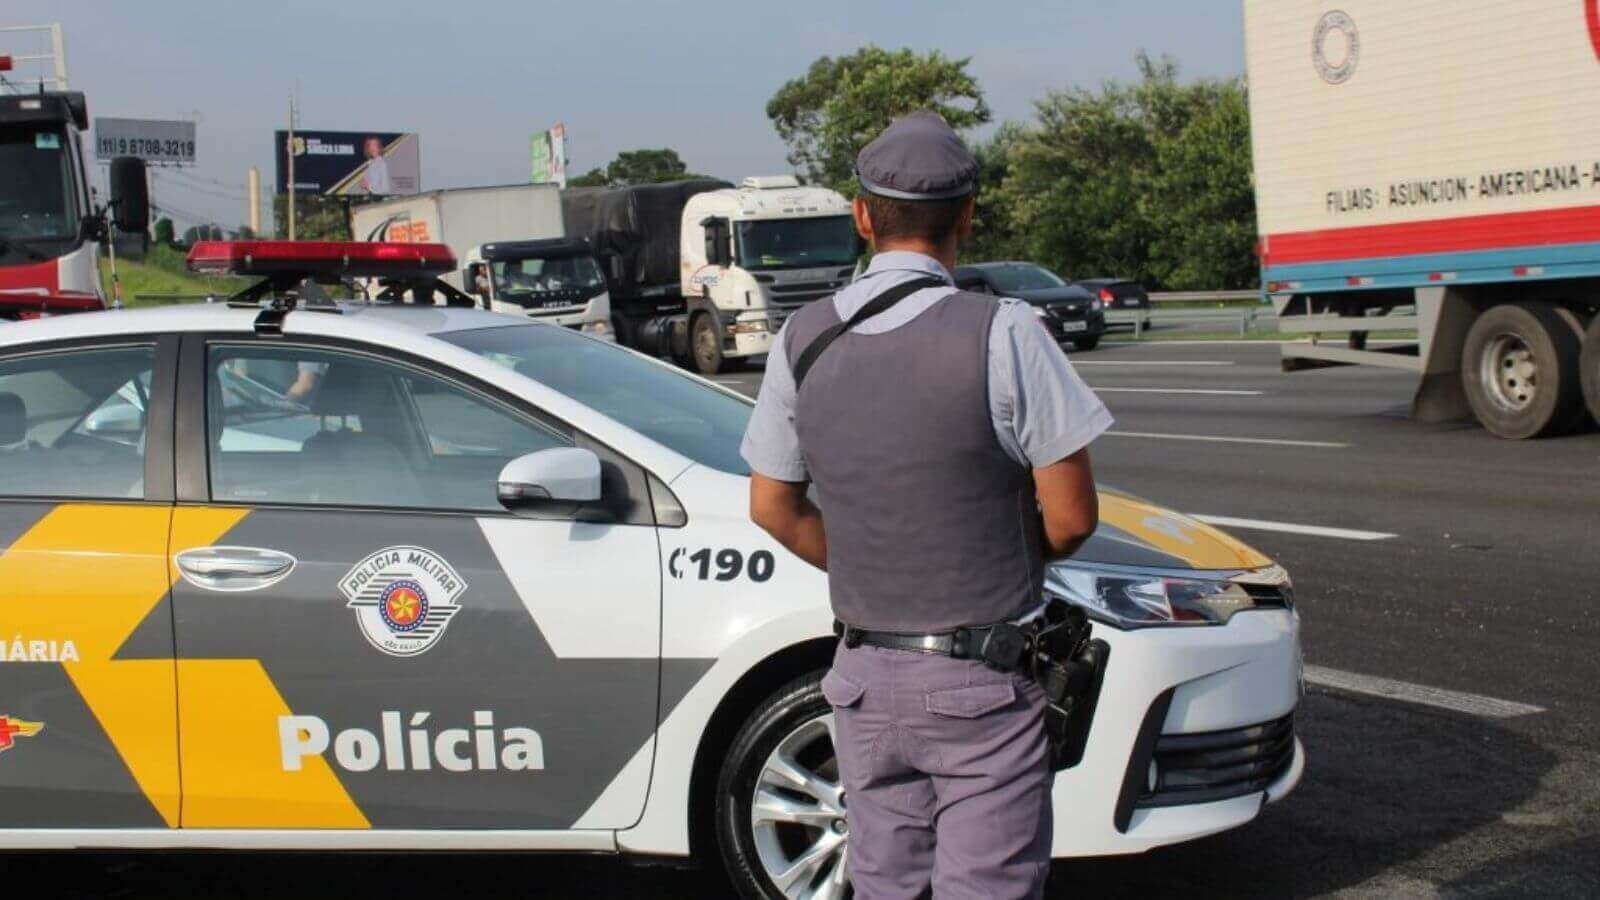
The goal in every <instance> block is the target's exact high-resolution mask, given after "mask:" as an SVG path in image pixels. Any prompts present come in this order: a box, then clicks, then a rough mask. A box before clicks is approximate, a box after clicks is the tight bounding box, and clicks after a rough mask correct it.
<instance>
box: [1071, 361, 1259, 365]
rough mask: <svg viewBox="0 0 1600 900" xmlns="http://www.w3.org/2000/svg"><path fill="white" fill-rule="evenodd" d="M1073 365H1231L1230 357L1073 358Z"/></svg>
mask: <svg viewBox="0 0 1600 900" xmlns="http://www.w3.org/2000/svg"><path fill="white" fill-rule="evenodd" d="M1072 364H1073V365H1074V366H1231V365H1233V360H1231V359H1073V360H1072Z"/></svg>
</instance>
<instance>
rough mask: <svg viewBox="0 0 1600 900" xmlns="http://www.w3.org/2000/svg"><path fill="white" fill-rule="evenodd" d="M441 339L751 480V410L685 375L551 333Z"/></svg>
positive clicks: (537, 330) (482, 332) (486, 331)
mask: <svg viewBox="0 0 1600 900" xmlns="http://www.w3.org/2000/svg"><path fill="white" fill-rule="evenodd" d="M436 337H438V338H440V339H441V340H445V341H448V342H449V343H452V344H455V345H456V346H458V347H463V348H465V349H467V350H470V351H472V352H473V353H476V354H478V355H479V356H482V357H484V358H485V359H489V360H492V361H494V362H497V363H499V364H501V365H503V366H505V367H506V368H509V369H514V370H516V372H517V373H518V374H520V375H525V376H527V377H529V378H532V379H533V380H534V381H537V382H539V383H540V384H542V385H544V386H545V387H548V388H550V389H551V390H553V391H559V392H560V393H562V394H565V395H567V396H568V397H571V398H572V399H573V400H576V401H578V402H579V403H582V404H583V405H584V406H587V407H589V408H590V409H593V410H596V411H597V412H600V413H602V414H604V415H606V416H607V417H609V418H611V419H613V420H615V421H617V422H619V423H621V424H622V425H625V426H627V427H628V428H631V429H633V430H634V431H637V432H639V433H640V434H642V435H644V436H645V437H647V438H649V439H651V440H653V441H655V442H656V443H658V444H661V445H663V446H666V447H668V448H670V449H672V450H673V451H675V452H677V453H679V454H681V455H683V456H685V457H688V458H689V459H692V460H694V461H695V462H697V463H699V464H701V465H703V466H708V467H710V468H713V469H717V470H719V471H722V472H728V473H731V474H734V475H748V474H750V469H749V467H748V466H746V465H745V462H744V459H743V458H741V457H740V456H739V441H740V440H741V439H743V437H744V430H745V426H746V425H748V424H749V423H750V409H751V404H750V402H749V401H748V400H745V399H743V398H741V397H738V396H736V395H733V394H729V393H726V392H724V391H720V390H717V389H716V388H713V387H707V386H706V385H704V384H702V383H700V382H699V381H697V380H696V379H694V378H692V377H690V376H689V375H688V374H686V373H684V372H681V371H679V370H677V369H674V368H671V367H670V366H664V365H661V364H659V363H655V362H652V361H650V360H648V359H645V358H644V357H642V356H639V355H638V354H636V353H633V352H631V351H628V350H623V349H620V348H618V347H617V346H615V345H613V344H605V343H601V342H600V341H596V340H592V339H590V338H586V337H583V336H581V335H578V334H574V333H573V332H571V331H568V330H567V329H565V328H554V327H551V326H549V325H537V324H528V325H505V326H500V327H497V328H476V329H472V330H470V331H455V332H448V333H445V334H439V335H436Z"/></svg>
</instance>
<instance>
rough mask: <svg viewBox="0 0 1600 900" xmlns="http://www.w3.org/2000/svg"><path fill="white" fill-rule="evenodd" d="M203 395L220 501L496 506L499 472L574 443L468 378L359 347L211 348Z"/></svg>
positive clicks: (213, 475)
mask: <svg viewBox="0 0 1600 900" xmlns="http://www.w3.org/2000/svg"><path fill="white" fill-rule="evenodd" d="M206 393H207V413H206V420H207V424H208V428H209V431H210V434H209V437H210V442H209V443H210V455H211V495H212V498H213V499H215V500H218V501H227V502H241V503H293V504H319V505H334V506H393V507H406V508H415V509H441V510H483V511H499V510H500V509H501V506H500V504H499V501H498V500H497V499H496V493H495V485H496V476H498V475H499V472H500V469H501V467H503V466H504V465H505V464H506V463H507V462H510V461H511V460H512V459H514V458H516V457H518V456H521V455H523V454H525V453H532V452H534V451H537V450H546V449H549V448H551V447H565V446H571V440H570V439H569V438H568V437H567V436H565V435H563V434H560V433H558V432H556V431H555V430H553V429H551V428H548V427H545V426H544V425H541V424H539V423H537V422H534V421H532V420H530V419H527V418H525V417H523V416H521V415H520V414H518V413H516V412H513V411H512V410H510V409H509V408H506V407H504V406H502V405H500V404H499V403H496V402H494V401H492V400H489V399H488V398H485V397H483V396H480V395H479V394H477V393H475V392H473V391H471V390H469V389H467V388H465V387H462V386H461V385H458V384H455V383H453V382H450V381H446V380H444V379H442V378H439V377H437V376H435V375H432V374H428V373H424V372H421V371H418V370H416V369H412V368H410V367H408V366H402V365H398V364H395V363H389V362H384V361H381V360H378V359H374V358H372V357H368V356H363V355H359V354H353V353H342V352H337V351H325V350H317V349H312V348H302V347H281V346H278V347H262V346H259V345H234V346H229V345H219V346H214V347H212V348H211V351H210V354H209V363H208V387H207V391H206Z"/></svg>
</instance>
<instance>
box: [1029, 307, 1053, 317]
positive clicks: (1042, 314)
mask: <svg viewBox="0 0 1600 900" xmlns="http://www.w3.org/2000/svg"><path fill="white" fill-rule="evenodd" d="M1033 314H1034V315H1036V316H1038V317H1039V318H1041V319H1048V318H1050V313H1049V312H1047V311H1046V310H1045V308H1044V307H1042V306H1035V307H1034V308H1033Z"/></svg>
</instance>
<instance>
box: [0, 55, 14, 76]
mask: <svg viewBox="0 0 1600 900" xmlns="http://www.w3.org/2000/svg"><path fill="white" fill-rule="evenodd" d="M9 71H11V57H9V56H0V72H9Z"/></svg>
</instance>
